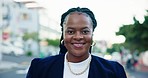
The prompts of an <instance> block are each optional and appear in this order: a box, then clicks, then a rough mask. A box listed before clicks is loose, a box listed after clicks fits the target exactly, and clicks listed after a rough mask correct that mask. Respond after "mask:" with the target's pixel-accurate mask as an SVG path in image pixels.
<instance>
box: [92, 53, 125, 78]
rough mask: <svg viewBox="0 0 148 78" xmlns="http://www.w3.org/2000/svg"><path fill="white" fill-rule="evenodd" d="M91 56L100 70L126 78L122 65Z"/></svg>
mask: <svg viewBox="0 0 148 78" xmlns="http://www.w3.org/2000/svg"><path fill="white" fill-rule="evenodd" d="M92 58H93V61H94V63H95V64H97V65H98V66H99V67H101V68H102V70H105V71H112V72H114V73H115V74H116V75H117V77H123V78H126V74H125V70H124V67H123V66H122V65H121V64H120V63H118V62H117V61H111V60H106V59H104V58H101V57H97V56H94V55H92Z"/></svg>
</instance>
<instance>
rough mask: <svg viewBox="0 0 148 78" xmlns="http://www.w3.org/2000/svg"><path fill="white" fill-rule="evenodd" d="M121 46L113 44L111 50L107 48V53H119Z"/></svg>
mask: <svg viewBox="0 0 148 78" xmlns="http://www.w3.org/2000/svg"><path fill="white" fill-rule="evenodd" d="M121 46H122V44H113V45H112V47H111V48H107V52H109V53H113V52H120V47H121Z"/></svg>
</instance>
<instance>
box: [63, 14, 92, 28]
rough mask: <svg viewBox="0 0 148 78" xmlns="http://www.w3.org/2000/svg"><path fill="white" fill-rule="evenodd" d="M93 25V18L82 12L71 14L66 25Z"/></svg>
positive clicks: (66, 20)
mask: <svg viewBox="0 0 148 78" xmlns="http://www.w3.org/2000/svg"><path fill="white" fill-rule="evenodd" d="M91 23H92V22H91V18H90V17H89V16H88V15H87V14H86V13H81V12H73V13H70V14H69V15H68V16H67V17H66V19H65V24H66V25H69V24H70V25H72V24H75V25H91Z"/></svg>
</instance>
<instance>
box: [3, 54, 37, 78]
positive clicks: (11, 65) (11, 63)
mask: <svg viewBox="0 0 148 78" xmlns="http://www.w3.org/2000/svg"><path fill="white" fill-rule="evenodd" d="M33 58H34V57H28V56H25V55H22V56H13V55H3V59H2V61H1V62H0V78H25V76H26V73H27V68H28V67H29V65H30V62H31V60H32V59H33Z"/></svg>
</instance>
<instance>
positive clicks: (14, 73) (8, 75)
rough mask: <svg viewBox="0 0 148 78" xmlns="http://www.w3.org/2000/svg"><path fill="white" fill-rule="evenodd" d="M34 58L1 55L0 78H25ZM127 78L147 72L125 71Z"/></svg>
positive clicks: (143, 77)
mask: <svg viewBox="0 0 148 78" xmlns="http://www.w3.org/2000/svg"><path fill="white" fill-rule="evenodd" d="M33 58H34V57H28V56H24V55H23V56H12V55H3V61H2V62H1V63H0V78H25V77H26V73H27V68H28V66H29V65H30V62H31V60H32V59H33ZM126 73H127V76H128V78H147V77H148V72H143V71H136V70H135V71H133V70H126Z"/></svg>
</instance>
